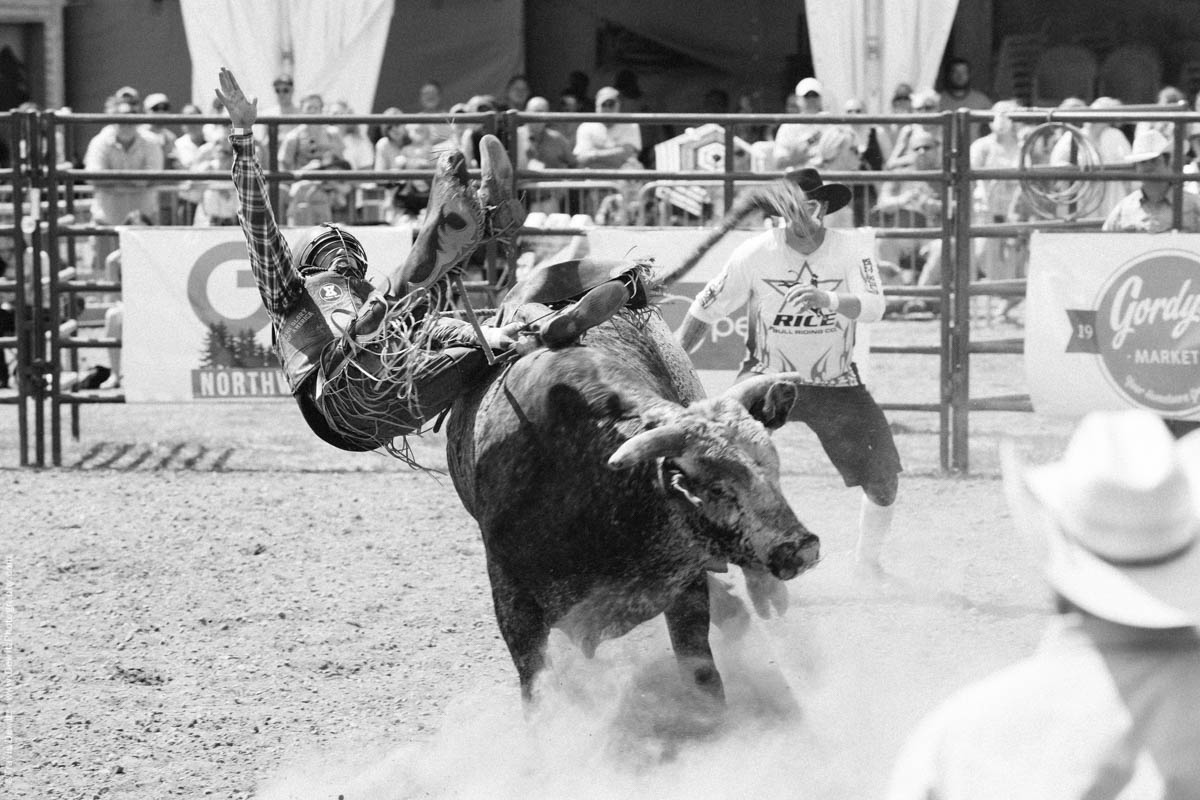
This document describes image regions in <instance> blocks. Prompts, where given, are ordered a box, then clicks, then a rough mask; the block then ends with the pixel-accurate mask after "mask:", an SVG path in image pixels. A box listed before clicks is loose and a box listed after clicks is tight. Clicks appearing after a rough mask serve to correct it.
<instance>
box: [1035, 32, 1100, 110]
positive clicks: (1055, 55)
mask: <svg viewBox="0 0 1200 800" xmlns="http://www.w3.org/2000/svg"><path fill="white" fill-rule="evenodd" d="M1098 69H1099V64H1098V63H1097V60H1096V56H1095V54H1094V53H1092V51H1091V50H1089V49H1087V48H1086V47H1084V46H1083V45H1078V44H1056V45H1052V46H1050V47H1047V48H1046V49H1045V50H1043V51H1042V54H1041V56H1040V57H1039V58H1038V65H1037V68H1036V69H1035V71H1034V74H1033V103H1034V105H1037V106H1056V105H1058V104H1059V103H1060V102H1061V101H1062V100H1063V99H1065V98H1067V97H1078V98H1080V99H1081V100H1083V101H1085V102H1088V103H1090V102H1092V100H1094V99H1095V98H1096V74H1097V72H1098Z"/></svg>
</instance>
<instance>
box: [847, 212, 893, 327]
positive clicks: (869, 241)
mask: <svg viewBox="0 0 1200 800" xmlns="http://www.w3.org/2000/svg"><path fill="white" fill-rule="evenodd" d="M860 235H862V236H863V238H864V241H863V242H862V244H861V246H860V247H859V248H858V250H857V253H858V255H857V257H856V258H855V263H854V264H852V265H851V266H850V267H849V268H848V269H847V270H846V290H847V291H848V292H849V293H850V294H852V295H854V296H855V297H857V298H858V301H859V303H861V304H862V311H861V312H860V313H859V315H858V317H856V318H855V319H856V321H858V322H876V321H878V320H880V319H883V312H884V310H885V308H886V306H887V303H886V302H885V300H884V298H883V280H882V279H881V278H880V277H879V265H878V264H876V263H875V236H874V234H872V233H870V232H866V231H863V232H860Z"/></svg>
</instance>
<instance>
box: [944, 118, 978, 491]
mask: <svg viewBox="0 0 1200 800" xmlns="http://www.w3.org/2000/svg"><path fill="white" fill-rule="evenodd" d="M952 122H953V133H954V138H953V142H954V163H953V172H952V178H953V182H954V195H953V201H954V206H953V207H954V218H953V224H954V232H953V237H954V238H953V242H954V260H953V269H950V270H943V272H942V295H943V298H945V297H946V295H947V293H950V298H949V299H950V300H951V302H952V306H951V307H949V308H948V309H947V310H948V311H949V313H950V319H949V320H948V322H947V323H946V324H947V325H948V329H947V333H948V337H949V338H948V340H947V341H945V342H944V343H943V344H944V346H945V347H946V351H945V352H946V353H947V354H948V356H949V357H948V362H949V376H948V377H949V395H950V396H949V398H948V399H949V402H950V437H951V448H950V449H951V453H950V469H951V470H952V471H956V472H966V471H967V469H968V467H969V460H970V439H969V427H968V414H969V410H968V406H969V404H970V399H971V381H970V363H971V362H970V348H971V294H970V287H971V280H972V277H973V274H972V273H973V271H974V264H972V263H971V136H970V131H971V125H970V112H969V111H965V110H960V111H956V112H954V116H953V118H952Z"/></svg>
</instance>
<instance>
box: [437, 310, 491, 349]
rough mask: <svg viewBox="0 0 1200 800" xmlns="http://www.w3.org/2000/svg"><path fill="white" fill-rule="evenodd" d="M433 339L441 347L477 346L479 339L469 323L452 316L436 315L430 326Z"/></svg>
mask: <svg viewBox="0 0 1200 800" xmlns="http://www.w3.org/2000/svg"><path fill="white" fill-rule="evenodd" d="M431 334H432V336H433V340H434V341H435V342H437V343H438V344H440V345H441V346H442V347H456V346H458V347H478V346H479V339H478V338H477V337H476V336H475V329H474V328H472V327H471V325H470V323H468V322H464V321H463V320H461V319H454V318H452V317H438V318H437V319H436V320H434V321H433V326H432V328H431Z"/></svg>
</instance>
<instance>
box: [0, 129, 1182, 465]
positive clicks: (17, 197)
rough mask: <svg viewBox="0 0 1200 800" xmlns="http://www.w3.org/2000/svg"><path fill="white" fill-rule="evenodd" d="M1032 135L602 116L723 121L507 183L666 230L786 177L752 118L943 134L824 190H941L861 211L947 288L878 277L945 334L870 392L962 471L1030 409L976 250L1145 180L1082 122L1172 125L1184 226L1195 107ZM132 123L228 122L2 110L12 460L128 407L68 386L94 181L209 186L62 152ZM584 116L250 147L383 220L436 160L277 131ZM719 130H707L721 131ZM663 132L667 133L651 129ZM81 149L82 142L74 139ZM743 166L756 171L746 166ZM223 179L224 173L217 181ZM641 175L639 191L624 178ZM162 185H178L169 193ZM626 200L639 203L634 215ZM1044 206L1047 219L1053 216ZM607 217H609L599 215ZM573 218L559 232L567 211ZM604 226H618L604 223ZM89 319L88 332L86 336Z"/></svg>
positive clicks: (501, 281) (573, 207)
mask: <svg viewBox="0 0 1200 800" xmlns="http://www.w3.org/2000/svg"><path fill="white" fill-rule="evenodd" d="M1008 116H1009V117H1010V118H1011V119H1012V120H1013V121H1014V122H1015V123H1017V124H1019V125H1023V126H1025V127H1026V131H1027V135H1026V136H1025V142H1026V147H1025V148H1024V151H1023V153H1022V160H1021V163H1020V164H1019V165H1018V166H1016V167H1014V168H1010V169H973V168H972V167H971V162H970V151H969V145H970V141H971V138H970V136H969V133H970V132H971V131H972V130H973V129H977V128H978V126H980V125H981V124H986V123H988V122H990V121H991V119H992V114H991V113H989V112H971V111H967V110H965V109H964V110H960V111H957V112H940V113H913V114H905V115H863V114H853V115H838V114H821V115H818V116H811V115H789V114H724V115H700V114H617V115H611V116H606V120H613V121H619V122H629V123H636V124H638V125H641V126H643V129H646V126H650V127H655V126H670V127H672V128H678V129H682V130H706V131H708V132H710V133H711V132H713V131H716V135H715V137H710V139H711V141H709V142H708V143H707V144H706V145H705V146H704V148H703V151H704V152H703V155H704V158H705V159H706V161H705V163H704V164H701V165H689V168H687V169H674V170H670V169H656V170H644V171H627V170H603V169H560V170H530V169H518V170H517V171H516V173H515V175H514V190H516V191H518V192H519V193H521V194H522V195H523V196H524V197H525V199H526V200H527V201H528V203H529V205H530V206H531V208H537V207H539V204H540V203H542V202H543V201H545V203H547V204H549V207H552V208H557V209H559V211H557V212H552V214H557V221H556V224H554V225H549V224H545V223H543V224H540V225H534V224H528V223H527V225H526V227H525V228H524V229H522V231H521V234H522V236H527V237H537V236H540V237H545V236H551V237H556V236H557V237H570V236H578V235H584V234H586V233H587V228H585V227H581V226H578V225H575V224H573V222H574V221H575V220H578V219H579V217H577V216H574V217H573V216H572V214H579V213H586V214H589V217H591V218H592V219H595V216H596V215H599V214H600V213H601V212H602V211H604V210H605V209H603V208H602V207H601V206H602V204H603V203H604V202H605V198H611V197H613V196H614V195H619V196H622V197H628V198H630V199H629V200H626V203H625V205H626V207H625V208H624V209H623V216H619V217H618V218H616V221H617V222H619V223H621V224H627V225H634V226H646V227H660V226H664V225H671V226H689V227H701V226H712V225H713V224H715V223H716V221H718V220H719V219H720V218H721V216H722V215H723V214H724V212H725V211H726V210H727V209H728V208H729V206H730V204H731V203H732V201H733V198H735V197H736V194H737V192H738V191H739V189H745V188H746V187H747V186H750V185H753V184H761V183H763V182H764V181H770V180H774V179H776V178H779V177H781V176H782V174H783V173H782V172H781V171H779V170H772V169H769V168H768V169H764V168H763V166H762V165H761V164H753V163H751V164H749V165H747V158H746V155H747V154H746V152H745V150H746V148H745V147H744V142H742V141H741V140H740V139H739V137H738V136H737V132H738V130H739V129H740V130H745V129H747V127H749V126H777V125H780V124H784V123H806V124H812V125H817V126H833V125H857V126H862V125H868V126H869V125H879V126H883V125H891V126H897V125H909V124H917V125H921V126H924V127H925V128H926V129H928V130H929V131H931V132H933V133H934V134H935V135H937V136H938V138H939V139H940V142H941V145H942V146H941V148H940V162H939V163H938V166H937V168H935V169H926V170H918V169H913V168H901V169H896V170H889V171H886V172H879V171H864V170H852V171H835V170H829V171H823V172H822V177H823V178H824V180H826V181H827V182H842V183H845V184H848V185H850V186H851V188H852V189H854V190H855V202H856V203H864V198H867V201H866V202H869V198H870V197H871V196H872V195H871V190H870V189H869V188H868V187H878V186H879V185H880V184H881V183H882V182H884V181H909V182H927V184H928V186H929V187H931V189H932V190H933V191H934V192H935V193H936V195H937V197H938V199H939V200H940V206H941V209H942V213H941V214H940V215H938V218H937V219H933V220H931V219H930V218H918V215H910V216H909V217H905V215H903V214H901V215H898V216H896V217H894V218H890V219H871V218H870V217H869V208H868V207H867V206H866V205H865V203H864V205H862V206H860V207H858V208H857V209H855V214H856V217H857V219H858V220H859V221H864V222H866V223H867V224H871V225H872V227H874V228H875V232H876V236H877V238H878V239H879V240H880V241H881V246H885V245H886V244H888V243H891V244H897V245H906V246H908V247H909V248H910V249H911V246H912V244H913V243H918V244H919V243H922V242H924V243H938V244H940V248H941V260H942V270H941V277H940V280H939V281H938V282H937V283H936V284H933V285H913V283H912V282H911V281H910V280H904V279H903V278H904V276H906V275H908V276H911V275H912V274H913V273H914V272H915V270H916V265H907V266H906V265H905V264H903V263H900V264H894V265H889V266H893V267H895V270H896V274H897V275H899V276H900V279H898V280H896V281H893V282H892V283H891V284H890V285H887V286H885V289H884V292H885V296H886V298H887V299H888V301H889V304H894V303H903V302H904V301H906V300H917V301H929V302H933V303H936V304H937V306H938V307H939V309H940V313H939V316H938V318H939V320H940V325H939V336H938V342H937V344H935V345H922V346H902V345H891V344H887V343H884V342H876V343H874V344H873V345H872V347H871V352H872V353H873V354H879V355H883V356H887V357H889V358H890V357H905V358H907V357H911V356H913V355H925V356H936V357H937V360H938V370H939V375H938V386H939V392H938V396H937V397H931V398H929V399H928V400H926V401H923V402H889V401H888V398H887V396H886V388H884V389H883V391H881V392H878V395H879V399H880V404H881V405H882V406H883V407H884V408H885V409H890V410H905V411H923V412H931V413H936V414H937V415H938V420H939V426H938V430H939V439H940V458H941V465H942V468H943V470H945V471H955V472H965V471H967V470H968V468H969V455H970V453H969V423H970V417H971V414H972V413H974V412H984V411H1009V412H1028V411H1031V410H1032V407H1031V405H1030V401H1029V397H1028V395H1026V394H1014V395H1006V396H998V397H977V396H973V395H972V392H971V382H970V375H971V370H970V366H971V358H972V356H974V355H978V354H1011V355H1015V356H1019V355H1021V354H1022V353H1023V352H1024V341H1023V337H1020V336H1017V337H1010V338H1001V339H996V338H984V339H975V338H973V337H972V326H971V316H972V308H971V306H972V302H971V301H972V298H976V297H983V298H989V297H992V298H1010V299H1012V300H1014V301H1015V300H1019V299H1021V298H1023V297H1024V294H1025V280H1024V278H1023V277H1014V278H1007V279H994V278H988V277H985V276H981V275H980V274H979V272H978V268H977V265H976V264H975V255H974V250H975V244H977V243H979V241H980V240H987V239H989V238H999V239H1008V240H1016V241H1018V242H1020V241H1024V242H1028V237H1029V235H1030V233H1031V232H1033V231H1039V230H1097V229H1099V227H1100V224H1101V223H1102V221H1103V220H1102V219H1100V218H1098V217H1094V216H1089V213H1090V209H1089V207H1088V202H1089V195H1088V191H1089V189H1088V187H1090V186H1094V185H1096V184H1100V185H1103V184H1104V183H1105V182H1108V181H1136V180H1139V179H1140V177H1141V176H1140V175H1139V174H1138V173H1137V172H1135V171H1133V170H1131V169H1129V168H1124V169H1122V168H1121V167H1120V166H1117V167H1115V168H1114V167H1111V166H1106V165H1101V164H1098V163H1096V162H1095V159H1094V158H1093V157H1092V155H1093V154H1091V153H1090V152H1089V150H1088V145H1087V142H1086V137H1084V136H1083V135H1082V131H1081V128H1080V126H1082V125H1083V124H1084V123H1086V122H1108V123H1110V124H1112V125H1114V126H1130V127H1131V126H1133V125H1134V124H1135V123H1137V122H1140V121H1144V120H1154V121H1156V122H1160V123H1171V124H1173V135H1174V142H1173V148H1174V151H1173V152H1174V158H1173V160H1172V163H1173V164H1174V165H1176V169H1175V171H1174V174H1173V175H1172V177H1171V180H1172V182H1173V185H1172V191H1173V192H1174V193H1175V203H1174V208H1175V214H1176V219H1175V227H1179V225H1180V213H1181V209H1182V202H1181V201H1180V197H1179V195H1180V193H1181V192H1182V191H1183V182H1184V181H1186V180H1196V179H1197V178H1198V177H1200V176H1197V175H1195V174H1191V175H1188V174H1183V173H1182V172H1181V171H1180V170H1179V168H1178V165H1181V164H1182V163H1183V155H1184V152H1185V149H1186V148H1185V145H1186V141H1185V140H1186V131H1187V126H1188V125H1189V124H1195V123H1200V114H1195V113H1188V112H1185V111H1182V110H1179V109H1173V108H1171V109H1166V110H1163V107H1162V106H1153V107H1145V106H1143V107H1123V108H1122V109H1121V110H1119V111H1108V112H1103V113H1102V112H1097V111H1095V110H1091V109H1070V110H1059V109H1023V110H1019V111H1014V112H1011V113H1010V114H1009V115H1008ZM118 119H119V120H120V121H122V122H125V123H134V124H155V125H169V126H176V127H178V126H183V125H185V124H189V125H190V124H207V125H225V124H226V123H227V120H226V119H225V118H224V117H223V116H197V115H186V114H142V115H134V114H123V115H119V116H115V115H107V114H70V115H65V114H57V113H55V112H52V111H50V112H9V113H5V114H0V137H2V138H0V141H3V142H4V143H6V144H7V146H8V153H9V154H10V163H9V165H7V166H5V167H4V168H3V169H0V240H3V239H5V238H7V239H8V240H10V241H11V244H12V247H11V249H10V250H9V249H6V250H5V251H4V252H3V253H2V254H0V255H3V256H4V260H5V261H6V262H7V267H8V268H7V270H6V271H5V272H4V273H2V274H0V304H2V307H3V316H0V323H3V324H0V359H3V366H4V368H5V374H0V377H8V380H7V381H0V383H5V382H7V383H8V388H0V404H5V405H13V406H16V409H17V411H16V413H17V415H18V436H19V440H20V441H19V460H20V465H21V466H37V467H44V466H46V465H47V464H48V463H49V464H52V465H54V466H60V465H61V463H62V440H63V427H64V420H63V411H64V409H65V410H66V412H67V416H68V418H69V422H70V433H71V435H72V436H73V437H74V438H75V439H78V438H79V437H80V427H81V425H80V407H81V406H83V405H87V404H93V403H123V402H125V397H124V394H123V392H122V391H120V390H119V389H116V390H103V389H92V388H89V389H81V388H76V386H75V385H65V382H64V375H70V374H72V373H76V374H77V372H78V367H79V352H80V351H81V350H87V349H96V348H120V347H121V344H122V343H121V341H120V339H117V338H105V337H103V336H97V335H95V331H94V328H95V327H97V326H96V320H95V319H94V318H93V319H91V320H89V319H87V315H86V313H81V312H84V311H86V308H87V303H86V302H81V298H87V297H89V296H97V295H107V296H109V297H112V296H119V295H120V292H121V284H120V282H119V281H114V280H108V279H106V277H105V276H104V275H101V274H99V273H98V272H97V271H95V270H92V271H90V272H89V271H87V270H85V269H84V268H83V265H82V264H81V258H82V255H83V251H84V249H85V248H84V247H81V241H82V240H84V239H89V240H92V241H99V242H103V241H105V240H107V241H108V242H109V249H111V246H112V244H113V243H114V242H115V239H116V237H117V236H118V233H117V229H116V227H115V226H113V225H100V224H96V223H94V222H93V221H92V218H91V214H90V197H91V185H90V183H91V182H93V181H99V180H103V181H107V182H118V183H121V182H128V183H131V184H132V183H140V184H154V185H160V186H161V187H164V188H167V189H170V188H171V187H178V186H179V185H180V184H181V183H182V182H191V181H195V182H211V181H212V180H213V179H214V175H215V173H213V172H211V171H184V170H162V171H156V172H149V171H105V172H89V171H87V170H84V169H80V168H78V167H76V166H73V165H72V163H71V161H70V160H69V159H67V158H65V157H64V153H63V152H62V150H64V149H65V150H66V151H67V152H68V153H74V152H78V151H80V150H82V149H84V147H85V146H86V142H87V139H88V138H90V135H91V134H92V133H94V132H95V131H96V130H98V129H99V128H100V127H101V126H104V125H109V124H113V123H114V122H116V121H117V120H118ZM595 119H596V116H595V115H594V114H560V113H546V114H528V113H523V112H515V111H508V112H504V113H481V114H461V115H455V116H454V117H453V118H452V120H448V119H447V118H446V117H444V116H441V115H427V114H425V115H423V114H403V115H343V116H328V115H316V116H312V115H293V116H287V117H264V118H262V119H260V120H259V122H260V124H262V125H263V127H264V128H265V130H266V141H267V146H266V148H265V154H263V153H262V152H260V160H261V161H262V162H263V165H264V171H265V175H266V178H267V181H268V184H269V186H270V187H271V192H272V195H273V200H274V207H275V208H276V209H279V208H281V205H282V203H283V202H285V188H286V186H287V184H288V183H289V182H292V181H299V180H321V181H336V182H345V183H348V184H351V185H352V186H353V187H354V201H353V202H352V203H350V204H349V207H348V208H347V209H346V210H345V212H344V217H343V218H342V219H341V221H343V222H346V223H348V224H386V222H387V219H386V215H387V211H388V208H389V205H390V194H391V193H392V192H393V191H394V190H393V189H391V188H390V187H394V186H395V185H396V184H397V182H404V181H420V180H429V179H430V178H431V177H432V174H433V173H432V170H431V169H428V168H427V169H401V170H384V171H378V170H341V169H321V170H311V169H301V170H295V169H293V170H287V169H282V168H281V167H280V163H279V152H280V144H281V139H282V137H281V136H280V127H281V126H295V125H299V124H326V125H343V124H360V125H367V126H378V129H379V130H383V129H386V128H387V127H389V126H393V125H397V124H407V123H425V124H428V125H436V126H446V125H448V123H449V122H453V123H454V124H455V125H456V126H466V125H477V126H480V127H481V129H482V130H483V131H486V132H492V133H497V134H498V135H500V136H501V137H502V138H503V139H504V140H505V141H506V142H507V145H508V147H509V151H510V155H511V157H512V160H513V163H514V164H517V163H518V158H517V155H518V154H517V152H516V147H517V145H516V140H517V137H516V136H515V135H513V132H515V131H516V130H517V128H518V127H519V126H521V125H523V124H525V123H528V122H546V123H550V124H553V125H572V124H577V123H582V122H587V121H595ZM712 126H716V127H715V128H714V127H712ZM659 129H660V130H661V129H662V128H661V127H659ZM1062 136H1067V137H1068V138H1069V139H1070V144H1071V147H1070V148H1069V152H1070V159H1069V162H1068V163H1066V164H1064V165H1061V166H1048V165H1047V164H1046V163H1045V159H1044V158H1039V156H1038V153H1037V152H1036V148H1031V147H1030V144H1031V143H1033V142H1039V141H1042V140H1045V141H1047V142H1048V141H1050V140H1051V139H1053V138H1057V137H1062ZM80 145H83V146H84V147H80ZM748 166H749V167H750V168H748ZM223 180H226V181H227V180H228V178H227V177H225V178H223ZM988 180H1005V181H1017V182H1019V183H1020V186H1021V191H1022V192H1024V193H1025V194H1026V195H1027V197H1028V198H1031V199H1032V200H1035V201H1036V202H1034V203H1033V206H1035V210H1036V211H1038V212H1039V213H1035V214H1031V215H1030V216H1029V218H1027V219H1022V220H1019V221H1015V222H1009V221H1005V222H998V221H979V220H978V219H976V218H975V217H976V216H977V215H975V214H973V213H972V200H971V198H972V197H973V192H974V189H975V187H976V185H977V184H978V183H979V182H982V181H988ZM631 185H636V186H637V189H636V191H635V192H632V193H630V192H629V187H630V186H631ZM167 194H170V193H169V192H168V193H167ZM628 206H633V208H632V210H631V209H630V208H629V207H628ZM1047 208H1049V211H1047ZM160 210H161V212H162V214H161V217H162V220H161V222H163V223H165V224H174V225H190V224H191V220H190V219H187V218H186V215H187V214H188V213H189V211H190V210H191V209H189V207H188V206H187V205H186V204H179V203H175V202H171V203H168V204H166V205H163V206H162V207H161V208H160ZM609 210H611V209H609ZM531 217H532V219H531V222H534V221H538V220H546V221H549V220H551V219H553V217H552V216H551V215H547V214H541V215H531ZM564 220H567V224H566V225H564V224H563V221H564ZM602 221H608V222H611V221H612V220H602ZM514 275H515V268H514V264H512V263H502V262H501V260H500V259H498V258H497V257H496V253H495V252H494V251H493V252H491V253H489V254H488V257H487V258H486V259H485V261H484V265H483V266H482V267H481V268H479V269H478V270H477V273H476V274H474V275H471V276H469V278H470V280H468V281H467V282H466V285H467V287H468V292H469V294H470V295H471V297H472V298H474V299H475V300H476V302H477V303H478V302H479V301H480V300H482V302H483V303H484V304H487V303H489V302H490V303H493V304H494V303H495V301H497V300H498V299H499V298H500V297H502V296H503V293H504V291H505V290H506V289H507V288H508V286H509V285H511V283H512V281H513V276H514ZM89 328H92V329H93V330H90V331H89V330H88V329H89ZM47 446H48V449H49V452H47Z"/></svg>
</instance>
